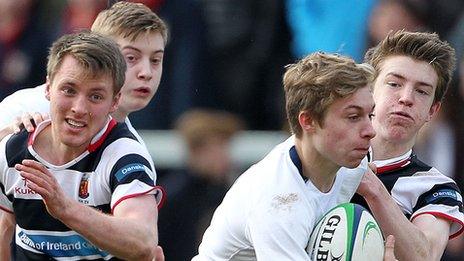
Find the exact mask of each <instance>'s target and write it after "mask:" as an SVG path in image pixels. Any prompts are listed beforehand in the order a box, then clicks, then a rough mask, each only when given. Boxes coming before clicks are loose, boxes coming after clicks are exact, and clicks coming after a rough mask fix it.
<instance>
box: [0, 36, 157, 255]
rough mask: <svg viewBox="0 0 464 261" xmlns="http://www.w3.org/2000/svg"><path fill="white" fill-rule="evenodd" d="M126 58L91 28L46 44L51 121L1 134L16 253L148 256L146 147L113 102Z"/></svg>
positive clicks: (5, 205) (153, 203)
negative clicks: (119, 117)
mask: <svg viewBox="0 0 464 261" xmlns="http://www.w3.org/2000/svg"><path fill="white" fill-rule="evenodd" d="M125 71H126V63H125V61H124V57H123V56H122V54H121V53H120V51H119V49H118V46H117V44H116V43H115V42H114V41H112V40H110V39H109V38H106V37H103V36H101V35H99V34H96V33H91V32H82V33H77V34H71V35H65V36H62V37H61V38H59V39H58V40H57V41H56V42H55V43H54V44H53V46H52V48H51V49H50V55H49V58H48V65H47V82H46V84H45V97H46V98H47V99H48V100H49V101H50V119H49V120H45V121H43V122H41V123H40V124H39V125H37V127H36V128H35V130H34V131H33V132H32V133H31V134H29V133H28V132H27V130H23V131H21V132H20V133H18V134H15V135H8V136H7V137H6V138H4V139H3V140H2V141H1V142H0V150H1V151H3V152H4V153H1V154H0V169H1V171H0V173H1V175H0V186H1V187H2V193H1V194H0V207H2V209H3V210H6V211H7V212H10V213H11V214H13V215H14V219H15V221H16V223H17V225H16V229H15V235H16V236H15V239H16V240H15V246H14V254H15V259H19V260H49V259H57V258H63V259H73V260H80V259H100V260H115V259H116V258H122V259H128V260H151V259H152V258H153V256H152V255H153V252H152V250H153V247H154V244H156V242H157V227H156V221H157V215H156V214H157V200H156V198H155V196H156V197H157V198H158V200H160V199H161V197H162V193H161V191H160V190H159V189H157V188H156V187H155V177H154V171H153V170H152V169H151V167H150V164H149V158H150V155H149V154H148V153H147V152H145V151H144V150H143V145H142V144H141V143H140V142H139V141H138V140H137V139H136V138H135V137H134V135H133V134H132V133H131V132H130V130H129V129H128V127H127V126H126V125H125V124H118V123H117V122H116V120H115V119H113V118H111V117H110V116H109V114H110V113H112V112H114V111H115V110H116V107H117V105H118V102H119V98H120V95H121V94H120V89H121V87H122V85H123V84H124V78H125Z"/></svg>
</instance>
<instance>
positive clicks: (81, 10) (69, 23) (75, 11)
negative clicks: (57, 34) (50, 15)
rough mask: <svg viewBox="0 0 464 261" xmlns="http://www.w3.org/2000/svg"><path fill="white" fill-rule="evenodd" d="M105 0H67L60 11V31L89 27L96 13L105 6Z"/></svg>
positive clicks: (68, 31)
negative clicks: (61, 11)
mask: <svg viewBox="0 0 464 261" xmlns="http://www.w3.org/2000/svg"><path fill="white" fill-rule="evenodd" d="M107 2H108V1H106V0H91V1H89V0H67V4H66V7H65V9H64V11H63V13H62V19H63V20H62V27H63V28H62V32H63V33H73V32H76V31H79V30H82V29H90V27H91V26H92V23H93V21H95V18H96V17H97V15H98V13H100V11H102V10H103V9H105V8H106V7H107Z"/></svg>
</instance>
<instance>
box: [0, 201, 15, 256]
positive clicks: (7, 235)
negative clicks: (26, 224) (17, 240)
mask: <svg viewBox="0 0 464 261" xmlns="http://www.w3.org/2000/svg"><path fill="white" fill-rule="evenodd" d="M14 228H15V223H14V217H12V215H11V214H8V213H5V212H2V211H1V210H0V260H10V253H11V245H10V244H11V241H12V239H13V233H14Z"/></svg>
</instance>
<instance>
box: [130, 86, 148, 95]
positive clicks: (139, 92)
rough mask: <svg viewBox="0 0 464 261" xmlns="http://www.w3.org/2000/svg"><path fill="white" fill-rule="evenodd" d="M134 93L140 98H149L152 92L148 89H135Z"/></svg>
mask: <svg viewBox="0 0 464 261" xmlns="http://www.w3.org/2000/svg"><path fill="white" fill-rule="evenodd" d="M134 93H135V94H136V95H139V96H148V95H150V93H151V90H150V88H148V87H139V88H136V89H134Z"/></svg>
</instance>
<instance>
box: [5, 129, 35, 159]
mask: <svg viewBox="0 0 464 261" xmlns="http://www.w3.org/2000/svg"><path fill="white" fill-rule="evenodd" d="M29 135H30V133H29V132H27V130H26V129H23V130H21V132H19V133H18V134H14V135H12V136H11V137H10V139H8V141H7V142H6V151H5V153H6V159H7V162H8V167H14V165H15V164H17V163H21V162H22V160H24V159H34V157H32V155H31V154H30V153H29V151H28V149H27V141H28V138H29Z"/></svg>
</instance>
